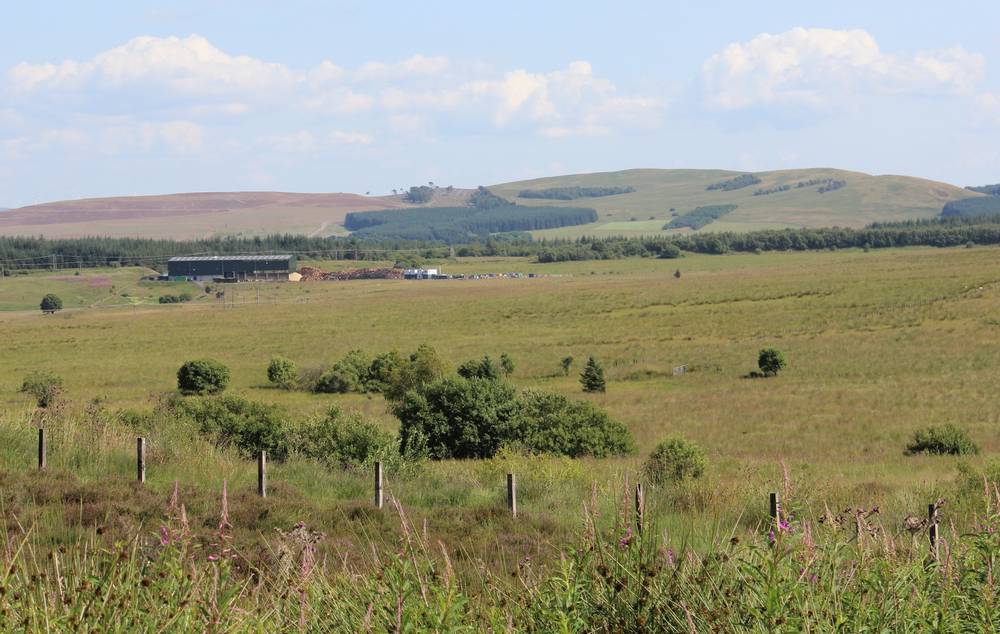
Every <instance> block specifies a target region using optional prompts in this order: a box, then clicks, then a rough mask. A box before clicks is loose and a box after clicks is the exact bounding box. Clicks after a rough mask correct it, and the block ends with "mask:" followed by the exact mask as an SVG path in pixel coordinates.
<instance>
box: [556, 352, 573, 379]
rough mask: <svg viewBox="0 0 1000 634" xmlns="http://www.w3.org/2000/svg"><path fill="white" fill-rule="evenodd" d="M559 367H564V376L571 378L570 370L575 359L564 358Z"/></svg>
mask: <svg viewBox="0 0 1000 634" xmlns="http://www.w3.org/2000/svg"><path fill="white" fill-rule="evenodd" d="M559 365H561V366H562V370H563V376H569V368H570V366H572V365H573V357H563V358H562V361H560V362H559Z"/></svg>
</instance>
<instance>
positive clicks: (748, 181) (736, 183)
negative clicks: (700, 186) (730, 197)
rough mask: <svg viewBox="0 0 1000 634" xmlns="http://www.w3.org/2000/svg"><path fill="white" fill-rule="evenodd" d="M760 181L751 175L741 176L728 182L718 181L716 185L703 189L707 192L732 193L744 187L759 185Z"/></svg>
mask: <svg viewBox="0 0 1000 634" xmlns="http://www.w3.org/2000/svg"><path fill="white" fill-rule="evenodd" d="M759 184H760V179H759V178H757V177H756V176H754V175H753V174H741V175H740V176H737V177H736V178H730V179H729V180H724V181H719V182H718V183H712V184H711V185H709V186H708V187H706V188H705V189H706V190H707V191H710V192H711V191H724V192H728V191H732V190H734V189H743V188H744V187H750V186H751V185H759Z"/></svg>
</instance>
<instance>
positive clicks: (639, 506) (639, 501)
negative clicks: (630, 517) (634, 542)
mask: <svg viewBox="0 0 1000 634" xmlns="http://www.w3.org/2000/svg"><path fill="white" fill-rule="evenodd" d="M645 512H646V498H645V497H644V496H643V493H642V483H641V482H636V483H635V532H636V533H642V520H643V515H644V514H645Z"/></svg>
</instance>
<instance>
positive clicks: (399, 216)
mask: <svg viewBox="0 0 1000 634" xmlns="http://www.w3.org/2000/svg"><path fill="white" fill-rule="evenodd" d="M596 220H597V212H596V211H594V210H593V209H587V208H582V207H526V206H520V205H506V206H496V207H490V208H488V209H477V208H469V207H424V208H422V209H406V210H395V209H392V210H385V211H362V212H351V213H349V214H347V217H346V218H345V220H344V226H345V227H346V228H347V229H348V230H350V231H352V232H354V235H355V236H358V237H362V238H378V239H382V238H394V239H404V240H420V241H428V242H444V243H446V244H462V243H466V242H471V241H474V240H481V239H485V238H486V237H488V236H489V235H490V234H493V233H504V232H512V231H536V230H539V229H555V228H558V227H568V226H573V225H581V224H587V223H590V222H595V221H596Z"/></svg>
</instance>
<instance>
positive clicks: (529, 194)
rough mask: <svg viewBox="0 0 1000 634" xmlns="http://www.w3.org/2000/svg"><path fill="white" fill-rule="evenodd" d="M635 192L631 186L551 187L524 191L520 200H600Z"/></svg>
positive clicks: (519, 196) (519, 194) (520, 193)
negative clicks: (603, 197)
mask: <svg viewBox="0 0 1000 634" xmlns="http://www.w3.org/2000/svg"><path fill="white" fill-rule="evenodd" d="M634 191H635V187H632V186H631V185H628V186H625V187H549V188H548V189H522V190H521V191H520V192H518V194H517V197H518V198H544V199H548V200H576V199H577V198H600V197H602V196H617V195H618V194H630V193H632V192H634Z"/></svg>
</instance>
